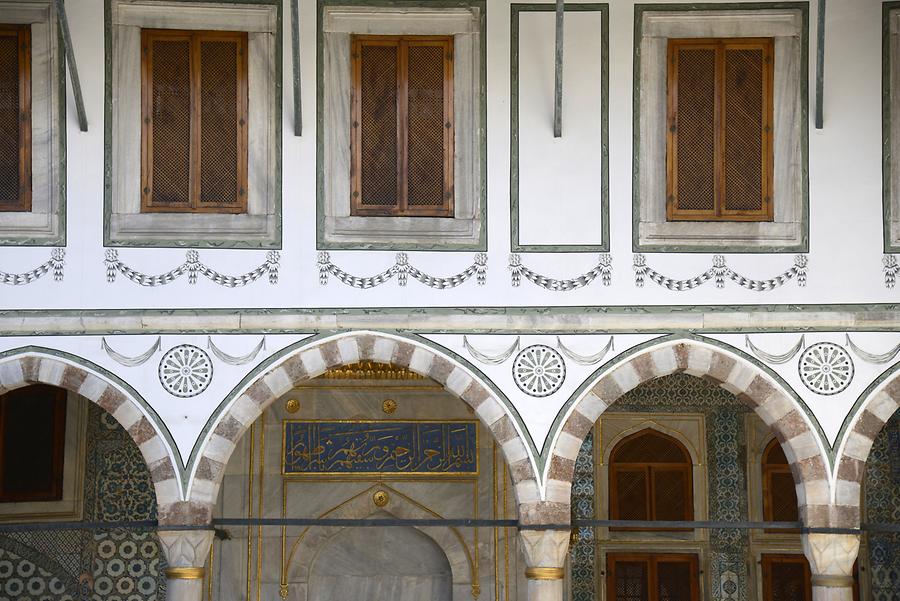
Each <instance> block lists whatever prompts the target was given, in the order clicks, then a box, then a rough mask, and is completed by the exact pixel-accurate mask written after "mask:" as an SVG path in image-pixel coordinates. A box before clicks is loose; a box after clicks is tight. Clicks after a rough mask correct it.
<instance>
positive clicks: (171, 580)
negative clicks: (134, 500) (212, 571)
mask: <svg viewBox="0 0 900 601" xmlns="http://www.w3.org/2000/svg"><path fill="white" fill-rule="evenodd" d="M158 534H159V542H160V543H161V545H162V548H163V552H164V553H165V554H166V561H167V563H168V565H169V567H167V568H166V601H202V599H203V576H204V575H205V574H206V568H205V567H204V566H205V565H206V559H207V557H208V556H209V546H210V545H211V544H212V540H213V531H212V530H160V531H159V532H158Z"/></svg>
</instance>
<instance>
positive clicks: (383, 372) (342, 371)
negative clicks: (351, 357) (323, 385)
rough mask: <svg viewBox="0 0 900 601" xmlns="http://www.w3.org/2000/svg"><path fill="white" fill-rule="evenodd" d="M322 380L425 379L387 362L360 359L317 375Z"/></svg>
mask: <svg viewBox="0 0 900 601" xmlns="http://www.w3.org/2000/svg"><path fill="white" fill-rule="evenodd" d="M319 378H321V379H323V380H427V379H428V378H426V377H425V376H422V375H419V374H417V373H416V372H414V371H412V370H409V369H406V368H404V367H400V366H397V365H390V364H387V363H376V362H375V361H360V362H359V363H352V364H349V365H344V366H342V367H333V368H331V369H329V370H328V371H326V372H325V373H324V374H322V375H321V376H319Z"/></svg>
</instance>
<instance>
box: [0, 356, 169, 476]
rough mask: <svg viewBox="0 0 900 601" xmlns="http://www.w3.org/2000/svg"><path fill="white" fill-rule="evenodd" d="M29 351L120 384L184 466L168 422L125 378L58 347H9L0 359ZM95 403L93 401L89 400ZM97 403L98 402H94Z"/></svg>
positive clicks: (117, 384)
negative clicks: (62, 361) (70, 363)
mask: <svg viewBox="0 0 900 601" xmlns="http://www.w3.org/2000/svg"><path fill="white" fill-rule="evenodd" d="M27 353H38V354H41V355H49V356H51V357H59V358H60V359H65V360H66V361H71V362H72V363H75V364H77V365H80V366H81V367H83V368H85V369H86V370H88V371H91V372H94V373H95V374H99V375H101V376H103V377H104V378H106V379H107V380H109V381H110V382H112V383H113V384H114V385H116V386H118V387H119V388H121V389H122V390H124V391H125V392H126V393H127V394H128V395H130V396H131V399H132V400H133V401H134V402H136V403H137V404H138V405H140V406H141V408H142V409H143V410H144V411H146V413H147V415H149V416H150V419H151V420H152V422H153V426H154V428H155V429H156V431H157V432H158V433H159V434H160V435H161V436H162V437H163V438H165V439H166V443H168V445H169V449H170V450H171V452H172V453H173V454H174V459H175V461H176V462H177V465H175V466H174V467H175V468H176V469H179V468H182V467H183V466H184V460H183V459H182V458H181V452H180V451H179V450H178V445H177V444H175V439H174V438H173V437H172V433H171V432H170V431H169V428H168V426H167V425H166V423H165V422H164V421H163V420H162V419H161V418H160V417H159V414H158V413H157V412H156V410H155V409H154V408H153V407H152V406H151V405H150V403H148V402H147V401H146V400H145V399H144V397H142V396H141V395H140V393H139V392H138V391H137V390H135V389H134V388H132V386H131V385H130V384H128V383H127V382H126V381H125V380H123V379H122V378H120V377H119V376H117V375H116V374H114V373H112V372H111V371H109V370H107V369H106V368H103V367H100V366H99V365H97V364H96V363H93V362H92V361H89V360H87V359H85V358H83V357H79V356H78V355H73V354H72V353H67V352H66V351H60V350H56V349H51V348H47V347H43V346H34V345H28V346H20V347H18V348H14V349H9V350H6V351H3V352H0V360H3V359H8V358H9V357H15V356H16V355H25V354H27ZM89 402H91V403H93V401H89ZM93 404H95V405H96V403H93Z"/></svg>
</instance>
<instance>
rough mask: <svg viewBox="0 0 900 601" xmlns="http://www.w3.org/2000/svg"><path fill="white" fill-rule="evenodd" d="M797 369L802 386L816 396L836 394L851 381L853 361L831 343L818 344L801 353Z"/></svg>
mask: <svg viewBox="0 0 900 601" xmlns="http://www.w3.org/2000/svg"><path fill="white" fill-rule="evenodd" d="M797 368H798V370H799V371H800V379H801V380H802V381H803V384H804V385H805V386H806V387H807V388H809V389H810V390H812V391H813V392H815V393H816V394H822V395H831V394H838V393H839V392H842V391H843V390H844V389H846V388H847V387H848V386H849V385H850V382H852V381H853V373H854V367H853V359H851V358H850V354H849V353H848V352H847V351H845V350H844V349H843V348H841V347H840V346H838V345H836V344H833V343H831V342H820V343H819V344H814V345H812V346H811V347H809V348H808V349H806V350H805V351H803V354H802V355H800V363H799V364H798V367H797Z"/></svg>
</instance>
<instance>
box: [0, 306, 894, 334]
mask: <svg viewBox="0 0 900 601" xmlns="http://www.w3.org/2000/svg"><path fill="white" fill-rule="evenodd" d="M363 329H366V330H383V331H404V332H419V333H432V334H439V333H485V334H489V333H511V334H554V333H581V334H588V333H590V334H600V333H671V332H697V333H707V334H708V333H727V332H782V331H784V332H788V331H789V332H804V331H809V332H811V331H824V332H844V331H846V332H855V331H872V332H890V331H896V330H898V329H900V304H898V305H894V304H871V305H739V306H684V305H678V306H627V307H625V306H618V307H601V306H593V307H589V306H579V307H434V308H412V307H410V308H402V307H385V308H352V309H351V308H316V309H258V308H253V309H173V310H166V309H107V310H13V309H9V310H2V311H0V336H34V335H65V336H81V335H84V336H90V335H113V334H165V333H180V334H190V333H202V334H206V333H220V334H251V333H272V334H275V333H287V334H294V333H318V332H333V331H348V330H363Z"/></svg>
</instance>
